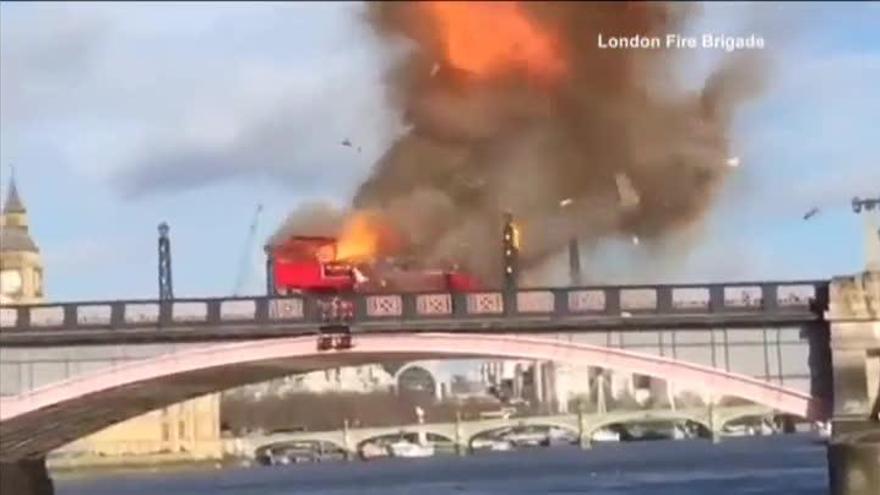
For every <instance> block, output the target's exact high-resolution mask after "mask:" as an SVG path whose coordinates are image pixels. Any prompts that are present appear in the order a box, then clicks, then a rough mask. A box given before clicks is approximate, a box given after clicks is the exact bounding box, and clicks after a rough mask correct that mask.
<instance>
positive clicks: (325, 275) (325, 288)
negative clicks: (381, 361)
mask: <svg viewBox="0 0 880 495" xmlns="http://www.w3.org/2000/svg"><path fill="white" fill-rule="evenodd" d="M341 244H342V243H341V242H340V241H339V240H338V239H336V238H334V237H318V236H291V237H289V238H288V239H286V240H285V241H283V242H281V243H279V244H276V245H274V246H267V247H266V254H267V257H268V259H267V263H266V267H267V271H268V273H267V280H268V281H269V291H270V293H273V294H291V293H313V294H339V293H351V292H358V293H389V292H393V293H405V292H466V291H472V290H478V289H479V288H480V284H479V282H478V281H477V280H476V278H474V277H472V276H470V275H469V274H467V273H464V272H461V271H459V270H457V269H456V268H454V267H453V268H452V269H448V270H441V269H423V268H418V269H414V268H410V266H409V264H408V263H406V262H404V261H402V260H399V259H393V258H382V259H379V258H377V257H373V256H370V257H343V256H344V250H343V248H342V246H341Z"/></svg>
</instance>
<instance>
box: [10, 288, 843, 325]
mask: <svg viewBox="0 0 880 495" xmlns="http://www.w3.org/2000/svg"><path fill="white" fill-rule="evenodd" d="M828 285H829V283H828V281H824V280H822V281H793V282H753V283H749V282H737V283H727V284H680V285H632V286H594V287H566V288H528V289H521V290H518V291H515V292H503V291H481V292H467V293H465V292H460V293H407V294H349V295H341V296H333V297H342V298H343V299H344V300H346V301H348V302H349V303H350V304H351V305H353V308H354V315H353V318H352V323H353V324H358V323H364V322H372V321H388V320H404V321H411V320H415V321H430V320H432V319H446V320H449V319H451V320H473V319H481V318H496V319H497V318H504V319H507V318H513V319H515V318H530V317H543V318H550V319H565V318H581V319H582V318H590V317H617V318H640V317H650V316H670V315H672V316H675V315H680V316H686V315H718V314H722V315H723V314H739V315H756V316H760V315H768V316H769V315H802V316H803V317H804V318H805V319H821V318H822V316H823V311H824V310H825V309H826V307H827V303H828ZM325 302H326V298H324V297H322V296H317V295H309V294H306V295H292V296H283V297H234V298H181V299H175V300H173V301H159V300H128V301H126V300H119V301H89V302H70V303H54V304H38V305H26V306H5V307H2V308H0V328H2V329H16V330H20V329H40V328H46V329H52V328H54V329H59V328H65V329H68V328H70V329H75V328H91V329H94V328H101V327H106V328H125V327H129V328H135V327H138V328H142V327H145V326H156V327H174V326H198V325H212V326H215V325H224V324H229V325H241V324H273V323H293V322H298V323H314V324H321V323H322V317H323V316H322V311H321V308H322V304H324V303H325Z"/></svg>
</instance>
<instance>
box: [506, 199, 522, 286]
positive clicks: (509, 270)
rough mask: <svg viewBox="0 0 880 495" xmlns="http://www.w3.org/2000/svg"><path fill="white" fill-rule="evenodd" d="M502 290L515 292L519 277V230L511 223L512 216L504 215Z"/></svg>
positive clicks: (510, 214)
mask: <svg viewBox="0 0 880 495" xmlns="http://www.w3.org/2000/svg"><path fill="white" fill-rule="evenodd" d="M503 235H504V242H503V246H502V247H503V249H504V290H507V291H512V290H516V282H517V276H518V275H519V230H518V229H517V228H516V225H515V224H514V223H513V214H512V213H510V212H508V213H505V214H504V232H503Z"/></svg>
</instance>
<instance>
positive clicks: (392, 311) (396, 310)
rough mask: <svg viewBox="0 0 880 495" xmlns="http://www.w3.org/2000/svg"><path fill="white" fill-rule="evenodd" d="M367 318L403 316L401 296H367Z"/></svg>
mask: <svg viewBox="0 0 880 495" xmlns="http://www.w3.org/2000/svg"><path fill="white" fill-rule="evenodd" d="M366 299H367V316H370V317H383V316H384V317H387V316H402V315H403V298H402V297H401V296H367V298H366Z"/></svg>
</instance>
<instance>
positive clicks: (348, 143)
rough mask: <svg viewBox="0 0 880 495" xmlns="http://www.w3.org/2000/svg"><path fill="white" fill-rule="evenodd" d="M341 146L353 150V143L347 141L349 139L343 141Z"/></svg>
mask: <svg viewBox="0 0 880 495" xmlns="http://www.w3.org/2000/svg"><path fill="white" fill-rule="evenodd" d="M339 144H341V145H343V146H348V147H349V148H351V141H350V140H349V139H347V138H346V139H343V140H342V142H341V143H339Z"/></svg>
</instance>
